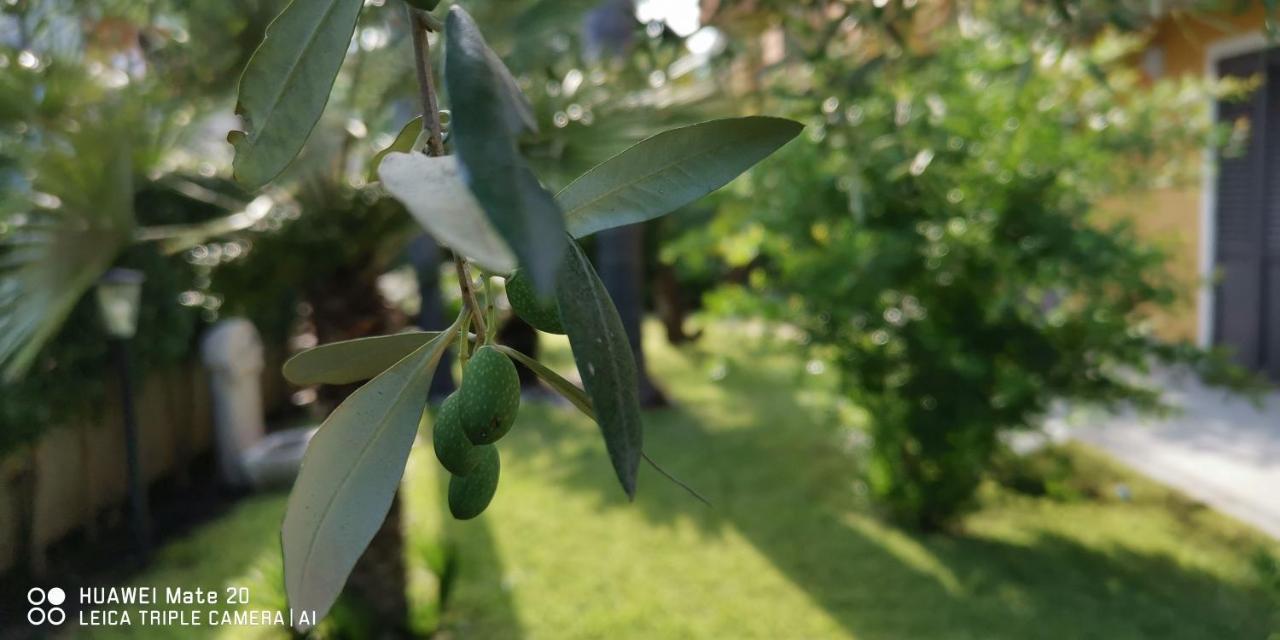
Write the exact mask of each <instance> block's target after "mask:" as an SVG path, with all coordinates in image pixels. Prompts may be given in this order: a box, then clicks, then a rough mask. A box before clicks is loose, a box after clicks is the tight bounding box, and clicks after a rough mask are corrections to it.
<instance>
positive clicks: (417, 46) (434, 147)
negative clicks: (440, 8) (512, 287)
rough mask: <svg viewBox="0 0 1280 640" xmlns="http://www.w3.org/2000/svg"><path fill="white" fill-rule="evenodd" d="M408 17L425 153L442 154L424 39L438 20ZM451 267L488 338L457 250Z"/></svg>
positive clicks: (413, 14)
mask: <svg viewBox="0 0 1280 640" xmlns="http://www.w3.org/2000/svg"><path fill="white" fill-rule="evenodd" d="M405 9H406V11H408V16H409V30H410V31H411V32H412V33H413V64H414V67H415V69H416V71H417V76H418V92H419V97H420V98H421V100H422V127H423V128H424V129H426V130H427V131H428V132H430V133H429V136H428V137H427V155H429V156H442V155H444V136H443V134H442V133H441V128H440V105H439V103H438V102H437V101H436V87H435V82H434V81H433V80H432V79H431V43H430V42H428V41H427V32H429V31H432V30H433V29H437V28H439V25H440V23H439V21H436V20H434V19H433V18H430V16H429V15H427V14H426V12H424V11H420V10H418V9H414V8H413V7H411V6H409V5H408V4H405ZM453 266H454V269H455V270H456V271H457V273H458V287H460V288H461V289H462V300H463V302H464V303H465V304H466V305H467V306H468V307H469V308H470V309H471V315H472V322H474V323H475V325H476V333H477V334H479V335H481V336H485V337H486V338H487V337H488V335H489V334H488V332H487V331H486V330H485V329H486V327H485V321H484V316H483V314H482V313H481V309H480V305H479V303H477V302H476V292H475V290H474V289H473V288H472V286H471V275H470V274H469V273H468V272H467V264H466V263H465V262H463V261H462V258H461V257H459V256H458V254H457V253H455V254H453Z"/></svg>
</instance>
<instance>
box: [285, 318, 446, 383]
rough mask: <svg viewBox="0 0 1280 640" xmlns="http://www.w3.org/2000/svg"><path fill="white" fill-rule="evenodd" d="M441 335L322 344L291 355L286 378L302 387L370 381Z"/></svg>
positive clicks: (412, 334)
mask: <svg viewBox="0 0 1280 640" xmlns="http://www.w3.org/2000/svg"><path fill="white" fill-rule="evenodd" d="M438 335H440V333H439V332H438V331H425V332H422V331H415V332H410V333H396V334H392V335H387V336H374V337H371V338H356V339H355V340H343V341H342V342H330V343H329V344H322V345H320V346H318V347H313V348H311V349H307V350H306V351H303V352H301V353H298V354H297V355H295V356H293V357H292V358H289V360H288V361H287V362H285V363H284V370H283V371H284V377H285V379H286V380H288V381H289V382H292V383H294V384H296V385H299V386H309V385H313V384H351V383H353V382H360V381H362V380H369V379H370V378H373V377H375V376H377V375H378V374H380V373H382V372H383V371H386V370H387V369H390V368H391V366H392V365H394V364H395V363H397V362H400V360H402V359H404V357H405V356H407V355H409V354H411V353H413V352H414V351H417V350H418V348H419V347H421V346H422V345H424V344H426V343H428V342H430V341H432V340H434V339H435V338H436V336H438Z"/></svg>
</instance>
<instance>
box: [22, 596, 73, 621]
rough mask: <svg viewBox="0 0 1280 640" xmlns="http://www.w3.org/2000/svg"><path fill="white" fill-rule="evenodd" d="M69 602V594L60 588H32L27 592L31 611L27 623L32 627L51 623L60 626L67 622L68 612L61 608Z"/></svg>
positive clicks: (28, 613) (28, 612)
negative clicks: (64, 603)
mask: <svg viewBox="0 0 1280 640" xmlns="http://www.w3.org/2000/svg"><path fill="white" fill-rule="evenodd" d="M66 601H67V592H66V591H63V590H62V589H61V588H60V587H54V588H52V589H49V590H47V591H46V590H44V589H41V588H40V587H32V588H31V589H28V590H27V602H28V603H30V604H31V609H30V610H29V611H27V622H28V623H30V624H31V625H32V626H37V627H38V626H40V625H42V624H44V623H46V622H47V623H49V624H51V625H53V626H55V627H56V626H58V625H60V624H62V623H63V622H66V621H67V612H66V611H64V610H63V609H62V607H61V606H60V605H61V604H62V603H63V602H66Z"/></svg>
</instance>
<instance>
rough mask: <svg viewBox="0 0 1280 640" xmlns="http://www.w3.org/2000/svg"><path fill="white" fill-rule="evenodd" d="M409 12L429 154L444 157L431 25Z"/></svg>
mask: <svg viewBox="0 0 1280 640" xmlns="http://www.w3.org/2000/svg"><path fill="white" fill-rule="evenodd" d="M405 7H406V9H407V10H408V12H409V28H410V29H411V30H412V32H413V62H414V66H415V68H416V69H417V74H418V91H419V94H420V98H421V100H422V126H423V128H424V129H426V130H427V131H428V132H430V136H429V137H428V138H427V154H428V155H432V156H442V155H444V135H443V134H442V133H441V128H440V105H439V103H438V102H437V101H436V87H435V81H434V80H432V78H431V44H430V43H429V42H427V32H428V31H430V30H431V26H430V23H429V22H427V21H426V20H424V19H423V18H422V16H423V12H422V11H420V10H418V9H414V8H413V7H410V6H409V5H407V4H406V5H405Z"/></svg>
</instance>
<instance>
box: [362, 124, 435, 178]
mask: <svg viewBox="0 0 1280 640" xmlns="http://www.w3.org/2000/svg"><path fill="white" fill-rule="evenodd" d="M420 135H422V116H415V117H414V118H413V119H412V120H410V121H408V122H406V123H405V125H404V127H402V128H401V129H400V133H397V134H396V139H395V140H392V141H391V144H389V145H387V148H386V149H383V150H381V151H379V152H377V153H375V154H373V158H372V159H371V160H369V175H368V177H367V178H366V179H367V180H368V181H369V182H375V181H377V180H378V179H379V178H378V168H379V167H381V166H382V161H383V159H385V158H386V157H387V154H390V153H392V152H400V153H408V152H410V151H413V146H414V143H416V142H417V141H418V136H420Z"/></svg>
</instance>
